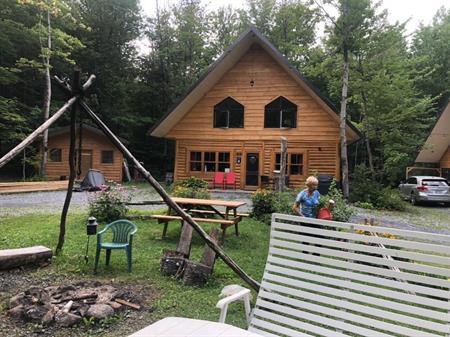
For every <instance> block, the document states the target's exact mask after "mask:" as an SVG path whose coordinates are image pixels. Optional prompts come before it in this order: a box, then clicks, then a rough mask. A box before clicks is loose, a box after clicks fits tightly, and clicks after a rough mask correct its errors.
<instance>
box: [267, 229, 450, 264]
mask: <svg viewBox="0 0 450 337" xmlns="http://www.w3.org/2000/svg"><path fill="white" fill-rule="evenodd" d="M272 237H273V238H278V239H288V240H290V241H296V242H309V243H317V244H319V245H320V244H321V245H326V246H329V247H336V248H339V249H347V250H356V251H360V252H365V253H374V254H378V255H390V256H392V257H397V258H403V259H412V260H416V261H422V262H429V263H432V264H439V265H446V266H450V258H449V257H447V256H434V255H432V256H430V255H427V254H422V253H416V252H411V251H407V250H404V249H390V248H383V247H380V246H379V245H377V246H369V245H367V244H361V243H352V242H348V241H342V240H337V239H336V240H330V237H328V238H327V239H326V238H317V237H312V236H304V235H301V234H298V233H296V234H292V233H286V232H274V233H273V235H272Z"/></svg>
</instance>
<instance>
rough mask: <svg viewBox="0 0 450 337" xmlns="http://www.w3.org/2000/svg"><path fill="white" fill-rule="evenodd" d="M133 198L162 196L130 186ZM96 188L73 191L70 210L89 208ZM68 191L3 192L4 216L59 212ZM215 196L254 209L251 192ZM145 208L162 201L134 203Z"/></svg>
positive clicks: (1, 214)
mask: <svg viewBox="0 0 450 337" xmlns="http://www.w3.org/2000/svg"><path fill="white" fill-rule="evenodd" d="M126 192H127V193H128V194H130V196H131V200H132V201H133V202H141V201H148V200H162V199H161V198H160V197H159V195H158V194H157V193H156V192H155V191H154V190H153V189H151V188H138V189H135V188H126ZM93 195H94V192H73V194H72V200H71V203H70V211H72V212H73V211H84V210H86V209H87V208H88V200H89V198H92V197H93ZM65 197H66V191H52V192H33V193H16V194H0V217H10V216H20V215H26V214H48V213H59V212H61V210H62V207H63V205H64V200H65ZM211 197H212V198H214V199H224V200H239V201H244V202H246V203H247V204H246V205H245V206H243V207H240V208H239V211H242V212H247V211H249V210H250V209H251V200H250V194H248V193H246V192H212V193H211ZM133 207H135V208H136V209H141V210H153V209H160V208H163V207H164V206H161V205H146V206H133Z"/></svg>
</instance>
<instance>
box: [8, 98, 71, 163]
mask: <svg viewBox="0 0 450 337" xmlns="http://www.w3.org/2000/svg"><path fill="white" fill-rule="evenodd" d="M77 99H78V97H72V98H71V99H69V100H68V101H67V102H66V104H64V105H63V106H62V107H61V109H59V110H58V111H57V112H56V113H55V114H54V115H53V116H52V117H50V118H49V119H48V120H47V121H46V122H45V123H43V124H42V125H41V126H39V127H38V128H37V129H36V130H34V131H33V132H32V133H31V134H30V135H29V136H28V137H27V138H25V139H24V140H23V141H22V142H21V143H20V144H19V145H17V146H16V147H15V148H14V149H12V150H11V151H9V152H8V153H7V154H5V155H4V156H3V157H2V158H1V159H0V168H1V167H3V166H5V165H6V164H7V163H8V162H9V161H10V160H11V159H13V158H14V157H15V156H17V155H18V154H19V153H20V152H21V151H22V150H23V149H24V148H25V147H26V146H28V145H30V144H31V143H32V142H33V140H35V139H36V138H37V137H38V136H39V135H40V134H41V133H43V132H44V131H45V130H47V129H48V128H49V127H50V126H51V125H52V124H53V123H54V122H56V121H57V120H58V118H59V117H61V116H62V115H63V114H64V112H66V111H67V110H68V109H69V108H70V107H71V106H72V105H73V104H74V103H75V102H76V101H77Z"/></svg>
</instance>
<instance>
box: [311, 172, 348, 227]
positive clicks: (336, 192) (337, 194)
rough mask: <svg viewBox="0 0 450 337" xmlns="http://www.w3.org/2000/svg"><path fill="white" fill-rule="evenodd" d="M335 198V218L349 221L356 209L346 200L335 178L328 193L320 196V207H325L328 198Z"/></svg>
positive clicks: (333, 212)
mask: <svg viewBox="0 0 450 337" xmlns="http://www.w3.org/2000/svg"><path fill="white" fill-rule="evenodd" d="M330 199H332V200H334V202H335V206H334V208H333V211H332V214H333V220H335V221H342V222H348V221H349V220H350V218H351V217H352V216H353V215H355V214H356V211H355V210H354V209H353V208H352V207H350V206H349V205H348V204H347V202H346V201H345V199H344V197H343V195H342V191H341V190H340V189H339V188H338V187H337V184H336V181H335V180H334V179H333V181H332V182H331V185H330V190H329V191H328V194H326V195H321V196H320V202H319V206H318V208H322V207H325V205H326V204H327V203H328V200H330Z"/></svg>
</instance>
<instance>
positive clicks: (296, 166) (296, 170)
mask: <svg viewBox="0 0 450 337" xmlns="http://www.w3.org/2000/svg"><path fill="white" fill-rule="evenodd" d="M280 161H281V154H280V153H276V154H275V170H278V171H279V170H280V166H281V163H280ZM286 174H288V175H292V176H294V175H303V154H302V153H288V154H286Z"/></svg>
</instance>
